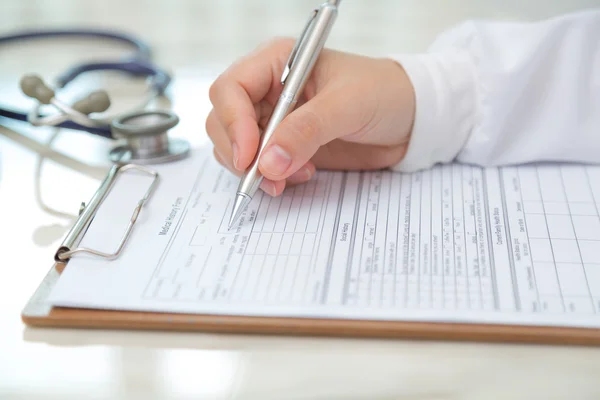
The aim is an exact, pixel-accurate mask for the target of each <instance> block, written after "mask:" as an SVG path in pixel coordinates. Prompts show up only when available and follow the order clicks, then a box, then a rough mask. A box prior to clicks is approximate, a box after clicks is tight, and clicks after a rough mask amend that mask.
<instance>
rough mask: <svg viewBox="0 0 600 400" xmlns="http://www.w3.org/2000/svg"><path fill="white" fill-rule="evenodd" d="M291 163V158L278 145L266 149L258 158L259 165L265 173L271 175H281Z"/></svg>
mask: <svg viewBox="0 0 600 400" xmlns="http://www.w3.org/2000/svg"><path fill="white" fill-rule="evenodd" d="M291 163H292V156H290V154H289V153H288V152H287V151H285V150H284V149H283V148H282V147H281V146H279V145H276V144H275V145H273V146H270V147H269V148H267V150H266V151H265V152H264V154H263V155H262V157H261V158H260V165H261V167H262V168H263V170H265V171H266V172H268V173H270V174H273V175H281V174H283V173H284V172H285V171H286V170H287V169H288V168H289V166H290V164H291Z"/></svg>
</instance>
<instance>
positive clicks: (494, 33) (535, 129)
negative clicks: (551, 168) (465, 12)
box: [392, 9, 600, 171]
mask: <svg viewBox="0 0 600 400" xmlns="http://www.w3.org/2000/svg"><path fill="white" fill-rule="evenodd" d="M394 58H395V59H396V60H397V62H399V63H400V64H401V65H402V66H403V68H404V69H405V71H406V72H407V74H408V76H409V79H410V80H411V82H412V84H413V86H414V88H415V96H416V98H415V100H416V114H415V121H414V125H413V130H412V133H411V138H410V141H409V144H408V149H407V153H406V156H405V157H404V159H403V160H402V161H401V162H400V163H399V164H397V165H395V166H393V167H392V169H394V170H397V171H415V170H419V169H423V168H429V167H431V166H433V165H435V164H437V163H447V162H451V161H458V162H464V163H469V164H475V165H480V166H499V165H508V164H516V163H526V162H535V161H575V162H596V163H599V162H600V9H598V10H587V11H581V12H578V13H572V14H568V15H562V16H560V17H555V18H552V19H548V20H543V21H537V22H518V23H514V22H491V21H469V22H466V23H463V24H461V25H459V26H457V27H455V28H453V29H451V30H449V31H447V32H444V33H443V34H441V35H440V36H439V37H438V38H437V39H436V40H435V41H434V42H433V44H432V45H431V46H430V48H429V49H428V50H427V52H425V53H424V54H419V55H400V56H397V57H394Z"/></svg>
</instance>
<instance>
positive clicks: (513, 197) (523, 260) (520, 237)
mask: <svg viewBox="0 0 600 400" xmlns="http://www.w3.org/2000/svg"><path fill="white" fill-rule="evenodd" d="M502 179H503V184H504V185H503V186H504V198H505V203H506V212H507V214H508V224H509V229H508V234H509V237H510V241H509V243H510V249H511V252H512V254H511V256H512V259H513V262H512V264H513V266H514V275H515V284H516V285H517V289H518V290H517V292H518V294H519V295H518V300H519V303H518V304H519V307H520V310H523V311H526V312H532V311H533V312H537V311H539V310H540V306H539V298H538V292H537V286H536V283H535V273H534V271H533V263H532V260H531V254H530V245H529V237H528V233H527V223H526V221H525V213H524V211H523V200H522V197H521V188H522V185H521V182H520V180H519V173H518V170H517V168H515V167H506V168H502Z"/></svg>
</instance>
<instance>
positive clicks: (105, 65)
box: [0, 29, 190, 164]
mask: <svg viewBox="0 0 600 400" xmlns="http://www.w3.org/2000/svg"><path fill="white" fill-rule="evenodd" d="M49 37H54V38H61V37H86V38H89V39H103V40H105V39H109V40H114V41H117V42H120V43H125V44H127V45H129V46H131V47H132V48H133V54H131V55H130V56H129V57H128V58H126V59H121V60H115V61H97V62H93V63H87V64H79V65H75V66H73V67H72V68H69V69H68V70H67V71H65V72H64V73H63V74H61V75H60V76H59V77H58V79H57V80H56V85H55V86H54V87H53V86H51V85H48V84H46V83H45V82H44V80H43V79H42V78H41V77H40V76H39V75H35V74H28V75H24V76H23V77H22V78H21V79H20V81H19V86H20V88H21V91H22V92H23V94H24V95H25V96H27V97H30V98H32V99H34V100H36V101H37V103H36V104H35V105H34V106H32V107H31V109H30V110H29V111H28V112H19V111H16V112H15V111H13V110H8V109H3V108H0V117H7V118H11V119H16V120H19V121H27V122H29V123H30V124H31V125H33V126H53V127H57V128H66V129H74V130H79V131H83V132H88V133H91V134H93V135H97V136H100V137H103V138H107V139H125V141H126V145H124V146H119V147H117V148H115V149H113V150H112V151H111V152H110V156H109V157H110V159H111V160H113V161H114V162H118V163H123V162H135V163H138V164H153V163H160V162H166V161H172V160H176V159H179V158H182V157H184V156H186V155H187V154H188V152H189V150H190V144H189V143H188V142H187V141H185V140H182V139H172V140H169V138H168V136H167V132H168V130H169V129H171V128H173V127H174V126H175V125H177V123H178V122H179V118H178V117H177V116H176V115H175V114H173V113H170V112H165V111H140V110H143V109H144V108H146V107H147V106H148V105H149V104H150V103H151V102H152V101H153V100H154V99H156V98H157V97H159V96H163V95H164V92H165V90H166V88H167V86H168V85H169V83H170V82H171V76H170V75H169V74H168V73H167V72H166V71H165V70H163V69H161V68H159V67H158V66H156V65H154V64H153V63H152V62H151V61H150V55H151V52H150V47H149V46H148V45H147V44H146V43H144V42H143V41H141V40H139V39H137V38H135V37H131V36H129V35H125V34H120V33H117V32H110V31H102V30H89V29H83V30H80V29H73V30H50V31H39V30H36V31H27V32H17V33H15V34H11V35H5V36H0V43H7V42H13V41H20V40H26V39H37V38H49ZM88 71H118V72H121V73H125V74H127V75H130V76H136V77H140V76H146V77H147V78H148V88H147V93H146V95H145V98H144V99H143V101H142V102H141V104H139V105H138V106H136V107H135V110H136V111H138V112H133V113H130V114H127V115H122V116H108V115H91V114H95V113H104V112H105V111H107V110H108V109H109V108H110V106H111V100H110V98H109V96H108V93H107V92H106V91H104V90H98V91H94V92H91V93H89V94H88V95H86V96H85V97H83V98H82V99H80V100H77V101H75V102H74V103H73V104H71V103H66V102H64V101H62V100H61V99H60V96H58V97H57V96H56V93H57V92H59V91H60V89H63V88H65V87H66V86H67V85H68V84H69V83H70V82H73V80H75V79H76V78H77V77H78V76H80V75H81V74H83V73H86V72H88ZM43 105H52V107H54V108H55V109H56V111H57V112H55V113H52V114H43V113H41V111H40V110H41V108H42V106H43Z"/></svg>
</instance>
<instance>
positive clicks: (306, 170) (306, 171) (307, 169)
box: [304, 167, 312, 181]
mask: <svg viewBox="0 0 600 400" xmlns="http://www.w3.org/2000/svg"><path fill="white" fill-rule="evenodd" d="M304 173H305V174H306V180H307V181H308V180H310V178H312V171H311V169H310V168H307V167H305V168H304Z"/></svg>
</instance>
